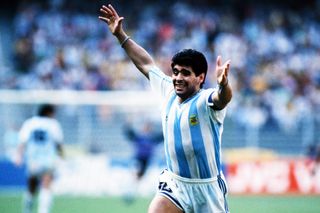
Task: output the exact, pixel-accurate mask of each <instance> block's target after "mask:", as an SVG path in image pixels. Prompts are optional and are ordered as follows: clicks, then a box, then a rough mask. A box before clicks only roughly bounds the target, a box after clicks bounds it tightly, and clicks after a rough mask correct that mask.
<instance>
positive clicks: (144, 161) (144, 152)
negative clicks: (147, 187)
mask: <svg viewBox="0 0 320 213" xmlns="http://www.w3.org/2000/svg"><path fill="white" fill-rule="evenodd" d="M124 132H125V135H126V137H127V138H128V139H129V140H130V141H131V142H133V144H134V149H135V156H134V157H135V159H136V161H137V163H138V169H137V173H136V177H137V180H138V181H139V180H140V179H141V178H142V177H143V175H144V174H145V172H146V170H147V168H148V165H149V164H150V160H151V158H152V156H153V154H154V149H155V147H156V146H157V145H158V144H159V143H160V142H162V141H163V135H162V132H161V131H159V132H156V131H155V130H154V129H153V125H152V124H151V122H143V127H142V129H141V130H140V131H139V130H137V129H135V128H134V127H133V126H132V124H129V123H126V125H125V126H124Z"/></svg>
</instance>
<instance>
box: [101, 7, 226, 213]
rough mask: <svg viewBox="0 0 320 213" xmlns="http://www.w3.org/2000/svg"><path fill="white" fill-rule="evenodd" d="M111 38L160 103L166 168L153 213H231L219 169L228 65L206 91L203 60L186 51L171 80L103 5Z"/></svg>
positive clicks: (177, 59)
mask: <svg viewBox="0 0 320 213" xmlns="http://www.w3.org/2000/svg"><path fill="white" fill-rule="evenodd" d="M100 11H101V13H102V15H101V16H100V17H99V18H100V19H101V20H103V21H105V22H106V23H107V25H108V27H109V30H110V31H111V33H112V34H113V35H114V36H115V37H116V38H117V39H118V40H119V42H120V44H121V47H123V48H124V50H125V51H126V53H127V55H128V56H129V58H130V59H131V60H132V62H133V63H134V64H135V65H136V67H137V68H138V69H139V70H140V71H141V73H142V74H144V75H145V76H146V77H147V78H148V79H149V81H150V84H151V87H152V88H153V90H154V91H156V92H157V93H158V94H160V96H161V98H162V103H163V108H162V125H163V133H164V139H165V140H164V145H165V154H166V161H167V169H166V170H164V171H163V172H162V173H161V175H160V177H159V187H158V193H157V195H156V196H155V197H154V199H153V200H152V202H151V204H150V206H149V212H150V213H176V212H177V213H178V212H190V213H191V212H199V213H203V212H213V213H215V212H217V213H220V212H229V211H228V206H227V202H226V194H227V187H226V184H225V179H224V176H223V174H222V169H221V134H222V130H223V120H224V117H225V111H226V106H227V104H228V103H229V102H230V100H231V98H232V90H231V87H230V85H229V83H228V73H229V69H230V61H229V60H228V61H226V62H225V63H224V64H222V59H221V57H220V56H218V57H217V61H216V70H215V71H216V75H217V83H218V87H217V88H212V89H203V84H204V81H205V78H206V74H207V69H208V65H207V61H206V58H205V56H204V55H203V54H202V53H200V52H198V51H196V50H193V49H185V50H182V51H180V52H178V53H177V54H175V55H174V56H173V58H172V63H171V68H172V75H171V77H170V76H167V75H165V74H164V73H163V72H162V71H161V70H160V69H159V68H158V67H157V66H156V65H155V63H154V61H153V59H152V57H151V56H150V55H149V54H148V53H147V52H146V50H145V49H143V48H142V47H141V46H139V45H138V44H137V43H135V42H134V41H133V40H132V39H130V38H129V36H128V35H127V34H126V33H125V31H124V30H123V27H122V21H123V19H124V18H123V17H119V15H118V14H117V12H116V10H115V9H114V8H113V7H112V6H111V5H108V6H102V8H101V10H100Z"/></svg>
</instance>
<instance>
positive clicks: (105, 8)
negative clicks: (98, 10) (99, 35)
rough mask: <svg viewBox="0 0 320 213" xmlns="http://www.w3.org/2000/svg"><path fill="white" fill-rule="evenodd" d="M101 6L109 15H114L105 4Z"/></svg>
mask: <svg viewBox="0 0 320 213" xmlns="http://www.w3.org/2000/svg"><path fill="white" fill-rule="evenodd" d="M102 7H103V9H104V10H106V11H107V12H108V13H109V15H110V16H113V15H114V14H113V12H112V10H111V9H110V8H109V7H107V6H105V5H103V6H102Z"/></svg>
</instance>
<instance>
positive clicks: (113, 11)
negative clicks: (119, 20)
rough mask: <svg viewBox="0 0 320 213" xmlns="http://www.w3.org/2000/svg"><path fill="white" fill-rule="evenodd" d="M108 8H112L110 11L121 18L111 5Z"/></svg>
mask: <svg viewBox="0 0 320 213" xmlns="http://www.w3.org/2000/svg"><path fill="white" fill-rule="evenodd" d="M108 7H109V8H110V10H111V11H112V14H113V15H114V16H116V17H119V15H118V13H117V11H116V10H115V9H114V8H113V7H112V5H111V4H109V5H108Z"/></svg>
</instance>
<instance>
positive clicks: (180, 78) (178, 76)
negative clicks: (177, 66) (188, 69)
mask: <svg viewBox="0 0 320 213" xmlns="http://www.w3.org/2000/svg"><path fill="white" fill-rule="evenodd" d="M183 77H184V76H183V74H182V73H181V72H179V73H178V75H176V79H177V80H182V79H183Z"/></svg>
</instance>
